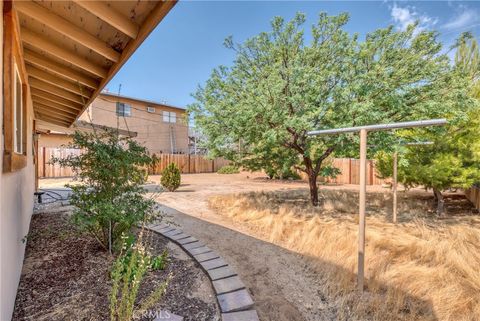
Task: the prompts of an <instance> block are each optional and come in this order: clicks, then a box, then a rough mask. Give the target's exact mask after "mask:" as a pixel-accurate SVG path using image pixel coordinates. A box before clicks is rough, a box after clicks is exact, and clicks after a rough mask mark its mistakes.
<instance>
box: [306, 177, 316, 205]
mask: <svg viewBox="0 0 480 321" xmlns="http://www.w3.org/2000/svg"><path fill="white" fill-rule="evenodd" d="M308 185H309V187H310V200H311V202H312V205H313V206H318V185H317V175H316V174H315V173H313V172H311V173H308Z"/></svg>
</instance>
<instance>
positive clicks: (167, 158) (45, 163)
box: [38, 147, 229, 178]
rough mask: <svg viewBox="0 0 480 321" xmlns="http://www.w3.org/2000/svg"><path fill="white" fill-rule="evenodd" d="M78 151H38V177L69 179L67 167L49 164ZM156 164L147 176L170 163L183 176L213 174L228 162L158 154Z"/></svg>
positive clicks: (48, 149) (63, 149)
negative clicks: (178, 169)
mask: <svg viewBox="0 0 480 321" xmlns="http://www.w3.org/2000/svg"><path fill="white" fill-rule="evenodd" d="M80 153H81V151H80V150H79V149H68V148H48V147H41V148H39V149H38V177H40V178H56V177H71V176H73V171H72V169H71V168H69V167H64V168H62V167H60V166H59V165H58V164H50V160H51V159H52V157H57V158H64V157H67V156H68V155H80ZM157 159H158V162H157V164H156V166H155V167H150V168H149V174H160V173H161V172H162V171H163V170H164V169H165V167H166V166H167V165H168V164H170V163H175V164H177V166H178V167H179V168H180V170H181V171H182V173H184V174H194V173H214V172H216V171H218V170H219V169H220V168H222V167H223V166H225V165H228V164H229V161H227V160H225V159H223V158H215V159H206V158H205V157H204V156H201V155H186V154H160V155H157Z"/></svg>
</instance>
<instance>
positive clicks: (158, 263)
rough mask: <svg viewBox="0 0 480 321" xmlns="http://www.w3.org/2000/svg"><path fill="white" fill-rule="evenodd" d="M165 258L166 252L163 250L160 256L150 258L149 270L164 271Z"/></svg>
mask: <svg viewBox="0 0 480 321" xmlns="http://www.w3.org/2000/svg"><path fill="white" fill-rule="evenodd" d="M167 256H168V252H167V250H166V249H165V250H164V251H163V253H162V255H158V256H154V257H152V263H151V265H150V267H151V269H152V270H154V271H157V270H164V269H165V265H166V264H167Z"/></svg>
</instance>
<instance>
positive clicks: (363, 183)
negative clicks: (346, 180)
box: [357, 129, 367, 291]
mask: <svg viewBox="0 0 480 321" xmlns="http://www.w3.org/2000/svg"><path fill="white" fill-rule="evenodd" d="M366 198H367V130H366V129H361V130H360V198H359V207H358V214H359V215H358V274H357V285H358V289H359V290H360V291H363V284H364V276H365V207H366Z"/></svg>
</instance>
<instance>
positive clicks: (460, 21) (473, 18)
mask: <svg viewBox="0 0 480 321" xmlns="http://www.w3.org/2000/svg"><path fill="white" fill-rule="evenodd" d="M456 11H457V13H456V14H455V16H454V17H453V18H452V19H450V20H449V21H448V22H447V23H446V24H444V25H443V26H442V28H444V29H447V30H456V29H462V28H468V27H470V26H472V25H474V24H476V23H480V14H479V13H478V11H476V10H474V9H469V8H468V7H466V6H459V7H458V9H457V10H456Z"/></svg>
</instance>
